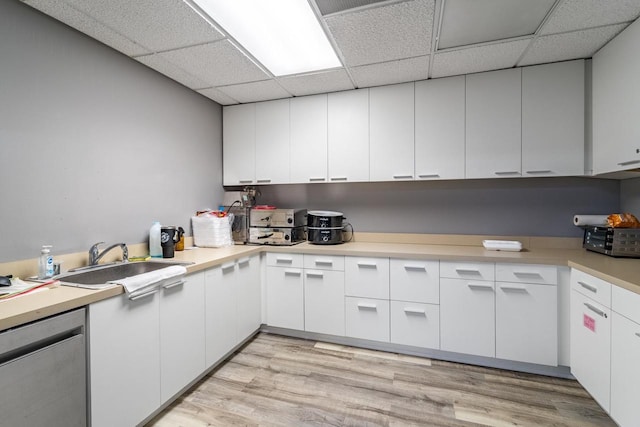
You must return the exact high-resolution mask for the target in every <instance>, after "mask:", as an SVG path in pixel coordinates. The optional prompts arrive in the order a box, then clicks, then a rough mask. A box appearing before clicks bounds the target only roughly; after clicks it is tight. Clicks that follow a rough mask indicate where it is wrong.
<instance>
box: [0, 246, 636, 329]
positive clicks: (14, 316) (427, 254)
mask: <svg viewBox="0 0 640 427" xmlns="http://www.w3.org/2000/svg"><path fill="white" fill-rule="evenodd" d="M266 251H269V252H290V253H308V254H321V255H322V254H324V255H347V256H365V257H389V258H410V259H438V260H443V261H446V260H451V261H456V260H457V261H475V262H508V263H525V264H549V265H559V266H569V267H574V268H577V269H580V270H582V271H584V272H586V273H589V274H591V275H593V276H596V277H599V278H601V279H603V280H606V281H608V282H611V283H613V284H614V285H617V286H620V287H622V288H625V289H628V290H630V291H632V292H636V293H639V294H640V259H620V258H612V257H608V256H604V255H601V254H597V253H593V252H588V251H586V250H584V249H549V248H529V249H525V250H523V251H522V252H507V251H489V250H486V249H484V248H483V247H482V246H477V245H476V246H472V245H467V246H464V245H441V244H412V243H376V242H351V243H345V244H341V245H312V244H309V243H307V242H304V243H301V244H298V245H294V246H231V247H227V248H193V249H187V250H185V251H182V252H176V256H175V258H172V259H171V260H167V261H179V262H189V263H192V264H190V265H188V266H187V272H188V273H194V272H197V271H202V270H205V269H208V268H211V267H214V266H216V265H221V264H224V263H226V262H229V261H233V260H234V259H238V258H242V257H244V256H249V255H252V254H256V253H260V252H266ZM122 292H123V289H122V287H120V286H114V287H111V288H107V289H102V290H88V289H81V288H74V287H67V286H58V287H56V288H51V289H47V290H43V291H41V292H35V293H33V294H28V295H24V296H20V297H16V298H12V299H9V300H5V301H0V331H1V330H5V329H8V328H12V327H15V326H18V325H21V324H24V323H28V322H32V321H34V320H38V319H41V318H44V317H47V316H51V315H54V314H57V313H61V312H64V311H67V310H72V309H74V308H77V307H81V306H85V305H88V304H91V303H94V302H97V301H100V300H102V299H106V298H110V297H113V296H115V295H119V294H121V293H122Z"/></svg>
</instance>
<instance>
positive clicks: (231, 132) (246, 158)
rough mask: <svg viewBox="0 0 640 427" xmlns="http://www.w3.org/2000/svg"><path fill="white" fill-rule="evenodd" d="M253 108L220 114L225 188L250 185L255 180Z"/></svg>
mask: <svg viewBox="0 0 640 427" xmlns="http://www.w3.org/2000/svg"><path fill="white" fill-rule="evenodd" d="M255 143H256V104H243V105H232V106H229V107H224V109H223V110H222V162H223V171H224V179H223V182H224V185H251V184H255V179H256V176H255V175H256V157H255V151H256V146H255Z"/></svg>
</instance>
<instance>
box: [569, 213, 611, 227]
mask: <svg viewBox="0 0 640 427" xmlns="http://www.w3.org/2000/svg"><path fill="white" fill-rule="evenodd" d="M608 217H609V215H574V216H573V224H574V225H577V226H581V225H609V223H608V222H607V218H608Z"/></svg>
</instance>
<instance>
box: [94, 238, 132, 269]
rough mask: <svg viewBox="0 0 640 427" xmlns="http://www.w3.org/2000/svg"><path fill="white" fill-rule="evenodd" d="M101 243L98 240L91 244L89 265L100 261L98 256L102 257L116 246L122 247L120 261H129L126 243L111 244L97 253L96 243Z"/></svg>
mask: <svg viewBox="0 0 640 427" xmlns="http://www.w3.org/2000/svg"><path fill="white" fill-rule="evenodd" d="M102 244H104V242H98V243H96V244H95V245H93V246H91V249H89V265H98V261H100V258H102V257H103V256H104V254H106V253H107V252H109V251H110V250H111V249H113V248H117V247H118V246H120V248H122V262H127V261H129V249H127V245H126V244H124V243H116V244H115V245H111V246H109V247H108V248H106V249H105V250H103V251H102V253H99V251H98V245H102Z"/></svg>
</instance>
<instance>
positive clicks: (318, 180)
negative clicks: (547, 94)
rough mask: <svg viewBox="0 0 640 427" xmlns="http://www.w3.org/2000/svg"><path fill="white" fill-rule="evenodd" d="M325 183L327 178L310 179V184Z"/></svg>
mask: <svg viewBox="0 0 640 427" xmlns="http://www.w3.org/2000/svg"><path fill="white" fill-rule="evenodd" d="M324 181H326V179H325V178H320V177H318V178H309V182H324Z"/></svg>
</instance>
